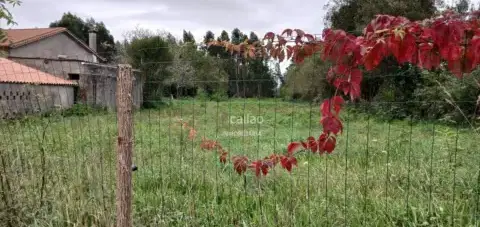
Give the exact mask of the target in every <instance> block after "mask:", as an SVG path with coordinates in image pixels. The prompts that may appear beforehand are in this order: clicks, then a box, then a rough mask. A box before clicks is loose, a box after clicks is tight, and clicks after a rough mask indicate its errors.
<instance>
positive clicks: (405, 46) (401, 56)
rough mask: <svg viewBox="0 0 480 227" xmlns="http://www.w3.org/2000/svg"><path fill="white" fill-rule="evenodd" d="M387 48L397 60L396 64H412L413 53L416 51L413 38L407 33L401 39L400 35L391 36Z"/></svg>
mask: <svg viewBox="0 0 480 227" xmlns="http://www.w3.org/2000/svg"><path fill="white" fill-rule="evenodd" d="M388 48H389V49H390V51H391V52H392V53H393V56H395V58H397V61H398V63H400V64H403V63H405V62H412V59H413V56H414V53H415V52H416V51H417V50H416V49H417V44H416V42H415V37H413V35H412V34H410V33H407V34H405V35H404V37H403V39H402V37H401V35H400V34H392V35H391V36H390V38H389V40H388Z"/></svg>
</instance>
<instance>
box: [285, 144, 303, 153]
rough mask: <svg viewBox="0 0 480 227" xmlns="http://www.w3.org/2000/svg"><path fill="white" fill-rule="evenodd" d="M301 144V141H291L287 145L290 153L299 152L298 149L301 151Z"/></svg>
mask: <svg viewBox="0 0 480 227" xmlns="http://www.w3.org/2000/svg"><path fill="white" fill-rule="evenodd" d="M301 145H302V144H301V143H299V142H291V143H290V144H288V146H287V152H288V153H289V154H293V153H295V152H297V151H299V150H301V149H302V147H301ZM303 147H305V146H303Z"/></svg>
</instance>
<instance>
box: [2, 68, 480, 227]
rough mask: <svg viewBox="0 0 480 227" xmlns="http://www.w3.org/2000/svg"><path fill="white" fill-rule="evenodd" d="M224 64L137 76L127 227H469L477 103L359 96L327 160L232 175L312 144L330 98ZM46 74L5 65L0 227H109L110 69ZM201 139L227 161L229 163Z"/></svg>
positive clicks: (477, 193)
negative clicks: (240, 162)
mask: <svg viewBox="0 0 480 227" xmlns="http://www.w3.org/2000/svg"><path fill="white" fill-rule="evenodd" d="M219 61H222V64H220V66H219V67H217V68H216V69H215V71H212V72H190V71H189V70H183V69H182V68H180V69H178V70H177V71H175V69H173V72H176V73H177V74H175V73H170V74H169V73H168V72H170V71H162V70H166V69H171V68H168V66H170V65H171V62H157V63H156V62H149V63H145V65H142V66H141V70H142V71H141V72H138V73H136V74H135V81H136V83H135V88H134V94H133V97H134V103H133V104H134V105H135V106H136V107H137V108H136V109H135V112H134V113H133V114H134V137H135V140H134V154H133V157H134V160H133V163H134V165H135V166H136V167H137V168H138V169H137V170H136V171H134V174H133V192H134V196H133V205H134V206H133V207H134V211H133V214H132V215H133V218H134V226H240V225H242V226H447V225H449V226H478V224H479V221H480V211H479V205H480V174H479V173H480V165H479V163H480V154H479V153H478V151H479V149H478V145H477V144H478V143H477V142H476V141H477V139H479V137H478V131H477V130H476V129H475V127H477V124H476V122H475V119H476V118H477V111H478V109H475V107H476V106H477V100H474V99H471V100H470V99H467V98H465V97H460V98H463V99H456V100H450V99H447V100H445V99H444V98H443V96H440V95H438V94H439V93H438V91H441V90H443V89H445V88H444V87H441V86H440V85H438V87H435V89H437V90H433V91H436V93H437V95H438V96H432V97H434V98H432V99H429V100H423V97H426V96H421V94H415V97H414V98H412V99H409V100H405V99H403V100H402V99H400V97H395V94H393V98H392V99H376V98H375V97H362V100H361V101H360V102H356V103H348V104H347V107H346V109H345V111H344V112H342V115H341V117H342V119H343V122H344V130H343V132H342V134H341V135H340V136H339V137H338V138H337V141H338V143H337V147H336V149H335V150H334V152H333V153H332V154H322V155H319V154H318V153H316V154H313V153H309V152H301V153H300V154H299V155H297V159H298V162H297V166H295V167H294V168H293V169H292V171H291V172H288V171H286V170H285V169H283V168H281V167H280V165H277V166H276V167H275V168H273V169H272V170H271V171H270V172H268V174H267V175H262V174H261V175H260V177H257V176H255V173H254V171H252V170H250V169H248V170H247V171H246V173H245V174H244V175H239V174H237V172H235V169H234V166H233V163H232V162H231V158H232V157H233V156H235V155H246V156H248V157H249V159H250V160H251V161H254V160H256V159H263V158H265V157H266V156H269V155H271V154H285V153H286V147H287V145H288V143H289V142H291V141H299V140H305V139H306V138H307V137H309V136H313V137H315V138H318V136H319V135H320V134H321V132H322V128H321V125H320V124H319V120H320V117H321V115H320V111H319V110H320V109H319V104H320V102H321V101H322V100H323V99H324V98H328V97H329V94H328V92H327V90H326V89H327V88H325V89H319V88H317V87H315V86H313V85H312V84H314V83H317V82H318V83H319V81H322V80H324V75H323V74H322V73H323V71H322V70H323V69H321V68H316V67H313V70H303V71H302V70H301V69H293V70H297V71H298V72H296V73H292V74H287V77H286V78H285V79H286V81H287V82H286V84H285V87H282V88H279V87H280V86H279V85H278V84H276V83H280V80H278V79H277V80H276V81H275V79H272V78H270V77H268V75H270V74H265V75H260V74H256V73H255V72H252V71H248V70H247V69H248V68H247V67H245V65H243V66H242V65H240V64H237V63H235V61H233V60H232V59H221V60H219ZM47 62H48V61H44V60H39V59H11V62H6V63H2V65H1V66H0V78H1V79H2V81H1V82H0V89H1V90H0V104H1V105H0V106H1V109H0V112H1V113H2V114H1V117H2V119H1V120H0V133H1V134H0V136H1V137H2V140H0V176H1V178H0V186H1V187H0V223H2V224H1V225H0V226H112V225H114V223H115V158H116V157H115V155H116V153H115V143H116V135H117V121H116V113H115V85H116V82H115V81H116V80H115V77H116V70H115V68H111V67H105V66H101V65H86V64H85V63H83V64H82V62H81V61H70V62H58V63H57V62H55V61H53V60H51V61H49V62H48V63H47ZM232 62H233V63H235V64H233V66H234V70H232V71H228V72H226V73H225V71H226V70H225V68H222V67H223V66H224V65H228V64H232ZM188 63H195V62H194V61H188ZM14 64H22V65H25V66H30V67H31V68H33V69H36V70H38V71H36V70H31V69H29V70H27V71H25V70H26V68H15V67H18V66H15V65H14ZM47 65H48V66H47ZM185 65H187V61H185V62H180V66H182V67H183V66H185ZM230 66H231V65H230ZM13 68H15V69H13ZM179 72H180V74H179ZM45 73H46V74H48V75H46V74H45ZM182 73H184V74H182ZM50 76H51V77H50ZM408 76H409V75H393V74H389V75H387V76H386V77H385V78H392V81H407V82H408ZM301 77H304V78H307V80H303V81H302V80H300V79H298V78H301ZM4 78H9V80H6V79H4ZM35 78H36V79H38V80H34V79H35ZM48 78H50V79H48ZM365 78H367V79H368V80H369V81H370V82H371V83H373V84H374V83H378V81H377V82H375V80H376V79H378V78H379V77H378V76H375V75H371V76H369V75H365ZM32 81H36V82H32ZM45 81H47V82H48V81H49V82H48V83H47V82H45ZM305 81H309V83H306V82H305ZM372 81H373V82H372ZM69 82H73V84H70V83H69ZM366 83H367V82H366ZM383 83H386V82H383ZM458 83H464V84H465V86H468V84H467V83H469V82H466V81H464V80H458ZM398 84H401V83H398ZM311 85H312V86H311ZM432 87H434V86H432ZM365 89H371V90H368V91H367V90H365ZM393 89H394V88H391V87H387V88H386V89H385V90H383V91H382V92H384V93H385V94H389V93H388V92H389V91H391V90H393ZM364 91H367V92H366V93H368V94H372V93H376V94H380V92H379V91H378V89H376V88H375V86H370V87H369V86H366V87H365V88H364ZM17 92H18V94H17ZM29 92H30V93H29ZM434 93H435V92H434ZM476 95H478V89H477V94H476ZM418 97H421V98H418ZM447 97H448V96H447ZM468 97H471V96H468ZM451 104H454V106H456V107H453V109H454V110H457V109H456V108H457V107H458V108H460V110H464V109H467V110H471V108H473V109H474V110H473V111H470V114H469V115H468V116H467V115H465V117H464V116H461V117H460V118H455V119H454V120H452V119H450V118H448V119H446V118H443V120H441V117H438V116H437V115H436V113H434V112H433V111H434V110H439V109H441V110H443V109H446V108H447V107H448V106H449V105H450V106H451ZM408 108H409V109H408ZM469 108H470V109H469ZM407 109H408V110H409V111H410V112H408V111H405V110H407ZM417 110H418V112H417ZM385 113H386V114H385ZM392 113H393V116H394V117H395V119H391V117H392ZM396 113H402V114H403V113H406V114H405V116H399V115H400V114H397V115H395V114H396ZM442 113H445V111H444V112H442ZM456 113H457V114H459V113H458V112H456ZM420 115H421V116H420ZM432 116H433V117H432ZM423 117H425V118H423ZM465 118H466V119H467V120H468V121H467V120H466V119H465ZM462 119H463V120H462ZM207 140H214V141H217V142H218V143H219V144H221V146H222V148H223V149H224V150H225V151H227V152H228V154H229V156H228V158H227V162H226V164H223V163H222V162H221V159H220V156H219V154H218V153H217V152H215V151H212V150H208V149H205V148H204V147H202V144H203V143H202V142H205V141H207Z"/></svg>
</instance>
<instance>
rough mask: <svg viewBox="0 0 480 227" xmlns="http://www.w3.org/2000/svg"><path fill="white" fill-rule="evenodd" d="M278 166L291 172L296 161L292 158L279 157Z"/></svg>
mask: <svg viewBox="0 0 480 227" xmlns="http://www.w3.org/2000/svg"><path fill="white" fill-rule="evenodd" d="M280 164H281V165H282V167H283V168H284V169H286V170H287V171H288V172H291V171H292V167H293V166H296V165H297V159H296V158H295V157H293V156H282V157H280Z"/></svg>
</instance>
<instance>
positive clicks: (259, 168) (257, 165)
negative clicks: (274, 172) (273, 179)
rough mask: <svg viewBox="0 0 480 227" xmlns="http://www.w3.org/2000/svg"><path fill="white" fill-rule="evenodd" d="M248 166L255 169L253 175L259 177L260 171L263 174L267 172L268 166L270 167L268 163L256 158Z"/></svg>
mask: <svg viewBox="0 0 480 227" xmlns="http://www.w3.org/2000/svg"><path fill="white" fill-rule="evenodd" d="M250 168H252V169H254V170H255V176H257V177H259V176H260V173H263V175H267V174H268V168H270V166H269V164H268V163H266V162H265V161H263V160H257V161H254V162H252V163H251V164H250Z"/></svg>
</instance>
